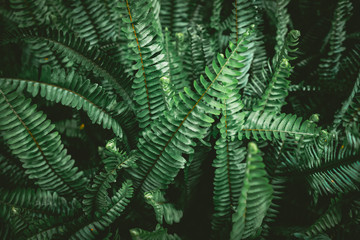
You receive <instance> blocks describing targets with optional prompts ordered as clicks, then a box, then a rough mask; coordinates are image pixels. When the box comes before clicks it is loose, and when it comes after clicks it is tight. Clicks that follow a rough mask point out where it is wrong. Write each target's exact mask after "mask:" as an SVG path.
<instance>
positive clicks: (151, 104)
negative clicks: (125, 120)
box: [118, 0, 169, 128]
mask: <svg viewBox="0 0 360 240" xmlns="http://www.w3.org/2000/svg"><path fill="white" fill-rule="evenodd" d="M152 4H153V3H152V1H149V0H140V1H129V0H126V1H125V2H122V3H119V4H118V7H119V8H120V10H121V11H122V13H123V17H122V21H123V23H124V24H125V27H124V28H122V30H123V32H124V34H125V36H126V37H127V39H128V45H129V46H130V47H131V49H132V53H131V54H129V56H128V61H129V62H133V61H135V62H136V63H135V64H134V65H132V70H133V71H135V79H134V81H133V85H132V88H133V89H134V99H135V101H136V102H137V104H138V108H137V112H136V114H137V117H138V121H139V126H140V128H145V127H147V126H148V125H149V124H150V122H151V120H155V119H158V118H159V117H160V116H161V114H162V112H163V111H164V110H165V103H164V100H163V98H162V94H161V86H160V82H159V80H160V78H161V77H163V76H165V75H167V72H168V71H169V63H168V62H167V61H166V55H165V54H164V42H163V36H162V33H161V26H160V25H157V24H155V23H157V21H156V19H155V12H154V11H155V10H154V8H153V6H152Z"/></svg>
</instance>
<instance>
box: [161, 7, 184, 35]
mask: <svg viewBox="0 0 360 240" xmlns="http://www.w3.org/2000/svg"><path fill="white" fill-rule="evenodd" d="M160 3H161V11H160V20H161V26H162V27H163V29H166V28H167V29H169V31H170V32H171V33H172V35H174V34H175V33H181V32H185V31H186V29H187V26H188V24H189V22H188V21H189V16H188V12H189V2H188V1H184V0H161V1H160Z"/></svg>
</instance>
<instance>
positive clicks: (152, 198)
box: [144, 190, 183, 224]
mask: <svg viewBox="0 0 360 240" xmlns="http://www.w3.org/2000/svg"><path fill="white" fill-rule="evenodd" d="M144 197H145V200H146V202H147V203H148V204H150V205H151V206H152V207H153V208H154V210H155V215H156V220H157V221H158V223H160V224H162V223H163V219H164V220H165V222H166V223H167V224H173V223H174V222H176V223H178V222H180V219H181V217H182V216H183V212H182V211H181V210H177V209H175V207H174V205H173V204H171V203H167V202H166V199H165V197H164V196H163V193H162V192H161V191H160V190H157V191H152V192H146V193H145V194H144Z"/></svg>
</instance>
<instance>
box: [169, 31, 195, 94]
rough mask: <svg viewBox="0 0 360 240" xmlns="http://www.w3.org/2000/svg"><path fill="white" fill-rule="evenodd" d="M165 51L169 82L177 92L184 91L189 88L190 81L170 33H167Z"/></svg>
mask: <svg viewBox="0 0 360 240" xmlns="http://www.w3.org/2000/svg"><path fill="white" fill-rule="evenodd" d="M165 49H166V57H167V61H168V63H169V67H170V69H169V80H170V82H171V83H172V84H173V85H174V90H175V91H176V92H179V91H183V88H184V87H186V86H187V87H189V85H190V81H189V80H188V77H189V76H188V74H187V73H186V72H185V71H184V66H183V62H182V60H181V59H180V56H178V54H177V51H175V46H174V45H173V42H172V41H171V36H170V32H169V31H165Z"/></svg>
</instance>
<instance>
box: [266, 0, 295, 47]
mask: <svg viewBox="0 0 360 240" xmlns="http://www.w3.org/2000/svg"><path fill="white" fill-rule="evenodd" d="M289 2H290V0H275V1H266V2H265V7H266V9H267V11H268V14H269V15H270V17H272V18H273V20H274V22H275V24H276V46H275V52H276V53H279V52H280V51H281V48H282V46H283V45H284V42H285V36H286V33H287V32H288V25H289V22H290V15H289V13H288V12H287V5H288V4H289Z"/></svg>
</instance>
